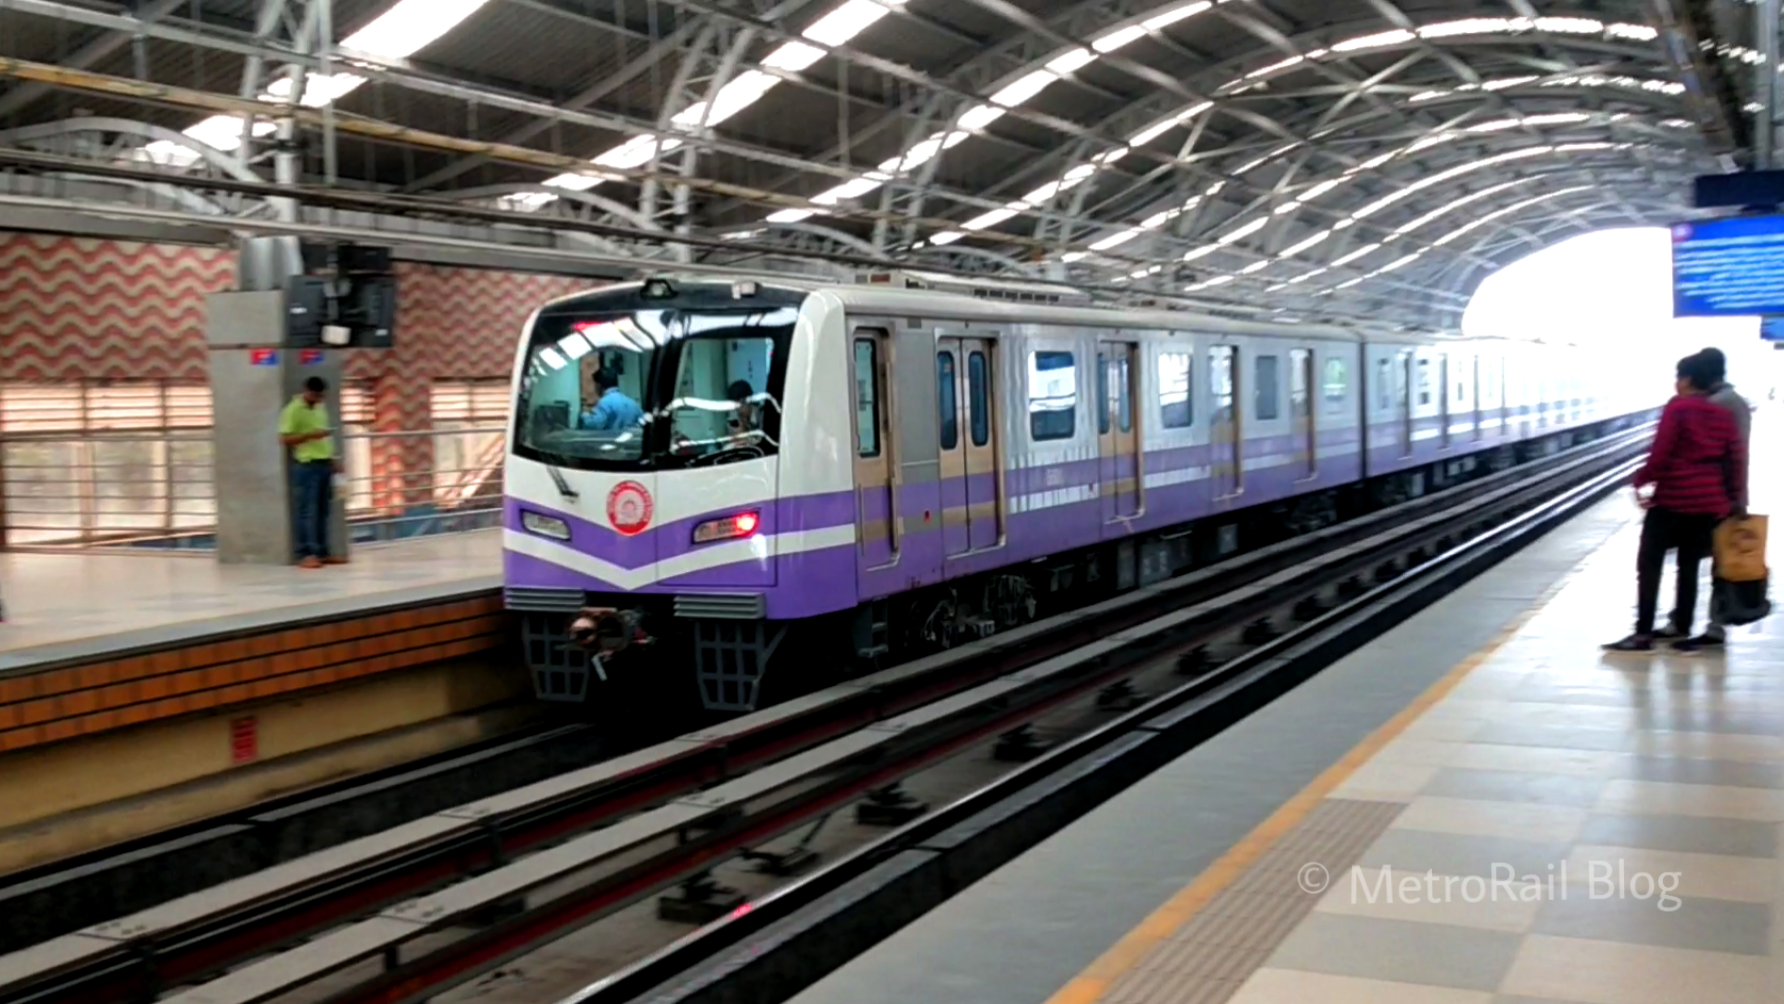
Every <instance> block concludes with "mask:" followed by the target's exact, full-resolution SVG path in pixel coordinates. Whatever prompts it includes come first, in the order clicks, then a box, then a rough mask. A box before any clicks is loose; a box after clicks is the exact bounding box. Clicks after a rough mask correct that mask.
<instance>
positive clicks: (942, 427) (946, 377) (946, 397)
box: [935, 352, 960, 450]
mask: <svg viewBox="0 0 1784 1004" xmlns="http://www.w3.org/2000/svg"><path fill="white" fill-rule="evenodd" d="M959 386H960V377H959V374H958V373H957V372H956V371H955V368H954V353H952V352H937V353H936V354H935V408H936V415H937V423H936V428H937V432H938V433H939V435H940V439H941V444H942V449H944V450H952V449H954V448H955V447H957V446H959V445H960V401H959V399H958V395H959Z"/></svg>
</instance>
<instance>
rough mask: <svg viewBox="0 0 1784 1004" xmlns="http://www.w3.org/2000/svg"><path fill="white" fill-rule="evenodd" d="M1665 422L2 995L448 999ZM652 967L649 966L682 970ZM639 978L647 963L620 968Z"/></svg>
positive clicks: (1326, 612)
mask: <svg viewBox="0 0 1784 1004" xmlns="http://www.w3.org/2000/svg"><path fill="white" fill-rule="evenodd" d="M1647 431H1648V430H1647V429H1645V428H1644V429H1637V430H1632V431H1629V432H1627V433H1623V434H1619V435H1617V436H1614V437H1612V438H1610V439H1607V440H1603V441H1600V442H1598V443H1594V444H1591V445H1588V446H1585V447H1578V448H1575V449H1574V450H1572V451H1568V452H1566V453H1562V454H1559V455H1556V456H1553V457H1549V458H1545V459H1543V460H1539V461H1535V462H1532V463H1529V464H1525V465H1522V466H1520V467H1517V468H1514V469H1512V470H1510V471H1506V472H1501V473H1500V474H1497V475H1492V476H1489V477H1487V478H1483V479H1480V480H1477V481H1474V482H1470V483H1468V484H1466V485H1463V486H1461V487H1458V488H1455V489H1451V490H1449V491H1446V492H1442V493H1438V494H1434V495H1431V496H1427V497H1426V498H1423V499H1420V500H1417V501H1415V502H1411V503H1406V504H1403V505H1401V506H1396V507H1393V508H1391V509H1387V510H1382V511H1380V512H1377V513H1373V514H1371V515H1369V516H1366V517H1363V518H1360V519H1357V520H1353V521H1350V522H1346V523H1344V524H1340V525H1338V526H1334V527H1329V528H1327V529H1325V530H1322V531H1318V532H1316V533H1313V534H1308V535H1305V536H1302V537H1297V538H1294V539H1292V540H1289V541H1285V542H1283V543H1280V544H1277V545H1273V546H1271V547H1266V548H1263V549H1261V550H1258V551H1255V552H1251V553H1249V554H1246V555H1243V556H1241V557H1239V558H1236V559H1234V560H1231V561H1228V562H1224V563H1222V564H1220V565H1216V566H1210V567H1208V568H1206V569H1202V570H1199V571H1196V572H1192V573H1190V574H1187V575H1183V576H1179V577H1177V578H1175V579H1171V580H1168V581H1166V582H1163V583H1159V584H1157V585H1154V586H1150V587H1146V588H1144V589H1141V590H1138V591H1135V592H1130V593H1127V594H1124V595H1122V596H1120V597H1117V598H1115V599H1111V600H1108V601H1105V602H1103V603H1098V604H1095V605H1093V606H1090V607H1086V608H1084V609H1081V610H1076V611H1072V612H1070V613H1067V614H1064V615H1061V616H1059V617H1056V618H1052V619H1050V620H1048V621H1044V622H1040V623H1037V624H1033V625H1029V626H1026V627H1023V628H1020V629H1017V630H1016V631H1012V632H1009V633H1007V634H1004V635H1000V636H996V637H993V638H991V639H987V640H986V641H984V642H980V643H975V644H974V645H972V646H967V647H963V648H961V649H958V650H955V651H953V652H949V653H942V654H939V655H936V656H931V657H928V658H925V659H921V660H918V661H916V662H912V663H909V664H906V665H903V666H900V667H897V668H894V669H890V670H887V671H884V672H881V673H878V674H874V675H872V676H869V677H865V678H862V679H859V680H854V681H850V682H847V683H843V684H839V685H837V686H835V687H831V688H829V689H827V690H824V691H821V692H819V693H816V694H812V695H809V696H807V697H803V698H799V699H796V700H794V701H791V702H788V703H786V704H782V705H779V706H777V707H775V708H773V709H769V710H767V711H764V712H760V713H758V714H755V715H751V716H748V717H745V718H742V719H738V720H736V721H734V722H730V723H726V724H725V725H722V726H719V727H716V728H713V729H708V730H705V731H702V732H698V733H694V734H692V735H688V736H683V737H680V738H677V739H674V740H671V741H669V742H665V743H660V744H657V745H654V746H651V747H648V748H645V749H641V750H638V751H636V752H633V753H629V754H626V755H623V756H619V757H616V758H614V759H611V760H608V761H604V762H602V763H599V764H595V765H593V766H590V767H586V768H583V769H580V770H576V771H572V772H569V773H566V774H564V775H561V776H559V777H554V778H550V779H548V780H545V781H541V782H538V783H535V784H532V785H528V786H524V787H521V788H518V789H516V790H514V791H510V792H506V793H503V794H501V795H497V796H494V797H491V798H486V799H483V800H481V801H478V802H475V803H472V804H469V805H465V806H460V807H457V808H453V809H448V810H445V811H442V812H439V813H435V814H433V815H429V816H426V817H423V818H420V819H416V820H414V821H412V822H410V823H407V824H404V825H402V826H398V827H395V828H393V829H391V830H388V831H385V832H382V833H378V834H374V835H371V836H367V837H363V838H360V839H357V840H353V841H349V842H347V843H343V844H341V845H339V846H336V847H332V848H329V849H327V850H324V851H321V852H319V853H316V854H312V855H309V856H306V857H303V858H299V859H296V860H293V861H289V862H286V863H283V864H281V865H278V866H276V867H274V868H271V869H268V870H266V871H262V872H258V873H255V874H252V875H248V876H244V877H242V878H240V879H237V880H234V881H231V882H227V883H224V884H222V885H218V886H216V887H214V888H211V889H207V890H204V891H203V892H200V893H196V894H193V895H189V896H185V897H182V898H180V899H176V900H173V901H171V902H168V903H165V904H162V905H160V906H157V907H153V908H150V909H148V910H144V911H141V912H139V913H137V914H135V915H133V916H131V917H127V918H123V919H121V920H117V921H112V922H109V923H107V924H102V925H99V926H97V927H94V928H89V929H87V930H85V931H81V932H78V933H75V934H70V935H67V936H64V937H61V938H56V939H53V940H51V941H49V942H46V943H44V944H41V945H38V946H35V947H33V948H30V949H27V950H25V951H22V952H18V953H14V954H13V955H9V956H4V957H0V1001H4V1002H9V1004H10V1002H15V1001H17V1002H24V1001H32V1002H36V1001H65V1000H80V1001H83V1002H94V1004H105V1002H113V1001H142V1000H150V999H154V998H156V997H158V996H170V998H171V999H177V1000H182V1001H188V1002H192V1004H197V1002H200V1001H202V1002H206V1004H224V1002H228V1004H249V1002H258V1001H264V1000H271V999H274V998H279V997H285V996H287V995H291V994H294V993H299V994H301V993H302V992H303V991H304V988H306V987H309V988H312V989H313V990H314V992H313V993H312V994H311V995H310V996H313V997H316V998H317V999H327V1000H329V1001H339V1002H342V1004H345V1002H347V1001H367V1002H372V1001H378V1002H397V1001H406V1000H410V999H420V998H422V997H426V996H430V995H434V994H438V993H440V992H442V991H443V990H445V989H447V988H450V987H452V986H454V985H456V984H458V983H461V982H463V981H464V980H466V979H469V978H471V977H474V976H475V975H477V974H478V973H480V972H483V971H486V970H488V969H489V968H491V967H494V966H497V965H500V964H502V963H503V962H505V961H507V960H510V959H513V958H516V957H518V956H521V955H524V954H526V953H527V952H529V951H531V950H533V949H535V948H537V947H538V946H539V945H541V944H544V943H547V942H549V941H551V940H552V939H554V938H556V937H559V936H561V935H562V934H563V933H565V932H567V931H569V930H573V929H575V928H577V927H579V926H581V925H585V924H587V923H589V922H591V921H593V920H595V919H598V918H600V917H602V916H605V915H607V914H610V913H612V912H613V911H615V910H618V909H620V908H622V907H624V906H625V905H627V904H629V903H632V902H635V901H637V900H638V899H640V898H642V897H645V896H648V895H650V894H652V893H654V892H657V891H659V890H662V889H666V888H671V887H673V886H675V885H676V884H678V883H681V882H683V881H685V880H687V879H688V878H690V877H691V876H696V875H698V874H700V873H703V872H705V871H707V870H709V869H710V868H712V867H713V866H714V865H715V864H717V863H719V862H722V861H725V860H728V859H731V858H734V857H736V856H738V855H740V854H743V853H747V852H749V851H750V850H751V849H752V848H757V847H760V846H762V845H763V844H765V843H766V842H768V841H770V840H771V839H773V838H775V837H777V836H779V835H782V834H785V833H787V832H789V831H791V830H793V829H795V828H797V827H800V826H802V825H806V824H809V823H810V822H811V821H812V820H813V819H815V818H819V817H821V816H823V815H824V814H825V813H829V812H834V811H836V810H837V809H839V808H842V807H844V806H847V805H848V804H850V803H852V802H856V801H858V800H860V799H861V798H863V797H864V796H867V795H869V793H872V792H876V791H884V790H886V789H887V788H888V786H891V785H895V784H896V783H897V782H898V781H900V780H901V779H904V778H907V777H909V776H911V775H912V774H913V773H916V772H918V771H921V770H923V769H924V768H925V767H928V766H931V765H934V764H935V763H937V762H939V761H942V760H945V759H947V758H949V757H952V756H955V755H957V754H959V753H960V752H961V751H963V750H968V749H972V748H974V747H976V746H980V745H983V744H986V743H988V742H991V741H994V740H996V739H997V738H998V737H999V736H1007V735H1012V734H1014V735H1020V734H1021V730H1022V729H1023V727H1024V726H1026V725H1028V724H1029V723H1031V722H1033V721H1035V720H1036V719H1037V718H1040V717H1041V716H1044V715H1047V714H1049V713H1051V712H1055V711H1057V710H1058V709H1060V708H1062V707H1065V706H1068V705H1071V704H1073V702H1084V701H1086V700H1089V699H1092V698H1093V697H1094V696H1095V695H1097V694H1098V693H1107V692H1109V691H1108V688H1110V687H1111V686H1118V685H1120V684H1121V683H1122V682H1123V681H1127V680H1131V679H1134V678H1136V677H1139V676H1142V675H1144V674H1148V673H1150V674H1152V675H1154V676H1156V675H1158V674H1159V673H1161V672H1162V673H1164V674H1167V675H1169V674H1182V675H1183V676H1185V677H1187V678H1188V682H1181V681H1180V686H1178V687H1177V688H1176V690H1173V691H1172V693H1173V694H1181V697H1180V700H1190V699H1193V698H1194V697H1196V696H1197V695H1205V694H1208V693H1211V692H1213V691H1214V690H1215V689H1217V688H1218V687H1220V686H1221V685H1223V683H1224V682H1226V681H1230V680H1231V679H1232V678H1233V674H1235V673H1238V672H1241V671H1242V670H1243V668H1244V667H1245V666H1246V665H1247V660H1254V659H1255V658H1256V657H1257V655H1258V653H1262V652H1268V651H1271V650H1272V648H1273V647H1280V646H1281V645H1282V644H1283V642H1284V638H1283V637H1280V636H1279V632H1280V631H1281V630H1282V629H1283V628H1284V627H1285V626H1286V625H1289V624H1294V623H1302V624H1310V625H1318V624H1321V623H1324V622H1325V621H1326V620H1328V619H1329V618H1331V617H1332V616H1334V614H1333V612H1332V611H1333V609H1334V608H1335V607H1336V608H1338V609H1339V610H1344V609H1348V608H1349V606H1354V605H1355V604H1356V603H1359V602H1362V600H1363V599H1366V598H1367V597H1368V596H1369V595H1374V594H1373V593H1372V592H1371V586H1372V585H1375V584H1379V583H1390V582H1393V581H1395V580H1396V579H1397V578H1398V577H1400V576H1402V575H1403V574H1405V573H1406V569H1407V568H1408V567H1409V566H1417V565H1419V564H1420V563H1422V562H1424V561H1425V560H1426V559H1428V558H1430V557H1431V556H1432V555H1434V554H1437V553H1439V552H1444V551H1447V550H1449V549H1450V548H1451V546H1452V545H1454V544H1455V543H1456V542H1457V541H1459V540H1463V539H1466V538H1468V537H1470V536H1473V535H1475V534H1477V533H1479V532H1481V531H1483V530H1485V529H1486V528H1488V527H1490V526H1491V525H1493V524H1494V523H1497V522H1502V521H1504V520H1507V519H1512V518H1514V517H1516V516H1517V515H1518V514H1520V513H1523V512H1526V511H1528V510H1530V509H1532V508H1533V507H1536V506H1538V505H1540V504H1542V503H1543V502H1544V500H1545V499H1548V498H1549V497H1551V496H1553V495H1555V494H1556V493H1557V492H1561V491H1566V490H1573V491H1575V492H1578V491H1581V490H1584V489H1582V488H1581V486H1588V487H1590V486H1593V485H1601V484H1607V483H1608V480H1607V479H1608V478H1610V477H1612V476H1613V474H1614V473H1615V472H1619V471H1623V470H1625V469H1627V467H1628V464H1629V462H1630V459H1631V458H1632V457H1633V456H1634V455H1635V454H1636V453H1637V452H1639V450H1640V449H1641V447H1642V446H1643V445H1644V444H1645V441H1646V437H1647ZM1595 490H1602V489H1601V488H1600V489H1595ZM1381 588H1387V587H1386V586H1380V587H1378V588H1377V589H1376V590H1375V592H1379V591H1380V589H1381ZM1303 630H1304V629H1303ZM1297 633H1298V632H1292V631H1291V632H1290V633H1289V634H1288V635H1287V636H1286V637H1288V638H1293V637H1295V636H1296V635H1297ZM1228 654H1231V655H1234V656H1235V658H1230V659H1229V658H1224V657H1223V656H1225V655H1228ZM1092 734H1096V733H1092ZM1083 740H1084V737H1080V738H1079V739H1077V740H1074V742H1073V743H1072V744H1068V746H1075V745H1077V744H1079V743H1082V742H1083ZM1063 752H1064V749H1061V750H1056V751H1054V752H1053V753H1049V754H1047V755H1046V756H1043V757H1041V758H1040V759H1039V760H1037V761H1035V763H1034V764H1032V765H1031V767H1030V768H1024V771H1026V770H1030V769H1033V768H1034V767H1038V766H1040V765H1043V764H1046V763H1052V762H1055V761H1056V759H1057V757H1058V755H1059V754H1060V753H1063ZM833 871H834V869H827V870H826V871H825V872H824V873H823V874H826V875H829V874H831V873H832V872H833ZM804 886H805V884H803V883H802V884H801V886H800V888H803V887H804ZM775 901H776V902H779V901H780V899H779V898H778V897H777V898H776V900H775ZM758 908H759V906H758ZM738 920H739V921H741V920H742V918H738ZM653 964H654V965H656V966H657V967H658V968H657V969H655V970H650V974H651V975H650V977H649V978H656V977H657V976H660V972H659V970H660V969H661V966H662V965H663V963H661V962H657V963H653ZM644 978H646V977H639V976H636V975H632V976H628V977H627V980H629V982H627V983H626V984H625V985H627V986H630V985H633V984H637V983H638V982H639V981H640V980H641V979H644ZM612 999H614V1000H618V999H620V998H618V997H613V998H612Z"/></svg>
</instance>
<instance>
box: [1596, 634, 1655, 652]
mask: <svg viewBox="0 0 1784 1004" xmlns="http://www.w3.org/2000/svg"><path fill="white" fill-rule="evenodd" d="M1604 650H1605V651H1606V652H1652V651H1654V636H1653V635H1651V634H1632V635H1630V636H1629V637H1627V638H1625V639H1623V640H1622V641H1613V642H1611V643H1610V644H1609V645H1606V646H1604Z"/></svg>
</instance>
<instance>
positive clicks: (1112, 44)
mask: <svg viewBox="0 0 1784 1004" xmlns="http://www.w3.org/2000/svg"><path fill="white" fill-rule="evenodd" d="M1145 34H1146V26H1145V25H1140V24H1130V25H1128V26H1127V27H1125V28H1117V29H1115V30H1114V31H1112V32H1110V33H1109V34H1107V35H1104V36H1103V37H1102V38H1099V39H1096V40H1095V41H1093V42H1091V43H1090V47H1091V48H1092V49H1095V50H1096V51H1098V52H1114V51H1115V50H1116V49H1119V48H1121V47H1122V46H1124V45H1126V44H1128V43H1129V42H1132V41H1133V40H1134V39H1136V38H1142V37H1144V36H1145Z"/></svg>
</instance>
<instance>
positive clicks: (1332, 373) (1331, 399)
mask: <svg viewBox="0 0 1784 1004" xmlns="http://www.w3.org/2000/svg"><path fill="white" fill-rule="evenodd" d="M1322 384H1323V393H1324V395H1325V399H1326V413H1327V414H1329V415H1336V414H1338V413H1339V412H1342V411H1343V410H1344V399H1345V398H1346V397H1349V396H1350V367H1349V366H1347V365H1346V364H1345V362H1344V360H1342V359H1327V360H1326V373H1325V379H1324V380H1323V381H1322Z"/></svg>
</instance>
